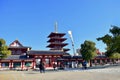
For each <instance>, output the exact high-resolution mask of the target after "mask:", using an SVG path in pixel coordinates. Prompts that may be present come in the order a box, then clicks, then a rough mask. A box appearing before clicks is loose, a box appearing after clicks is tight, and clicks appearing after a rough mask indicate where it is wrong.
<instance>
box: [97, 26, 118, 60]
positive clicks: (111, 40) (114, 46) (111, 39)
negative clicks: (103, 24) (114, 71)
mask: <svg viewBox="0 0 120 80" xmlns="http://www.w3.org/2000/svg"><path fill="white" fill-rule="evenodd" d="M111 27H112V28H111V29H110V30H109V32H110V33H111V34H106V35H104V36H103V37H99V38H97V40H98V41H100V40H101V41H103V43H105V44H106V46H107V47H106V50H107V51H106V55H107V56H108V57H113V56H115V55H114V54H116V53H117V55H118V53H119V54H120V27H118V26H111ZM119 58H120V57H119Z"/></svg>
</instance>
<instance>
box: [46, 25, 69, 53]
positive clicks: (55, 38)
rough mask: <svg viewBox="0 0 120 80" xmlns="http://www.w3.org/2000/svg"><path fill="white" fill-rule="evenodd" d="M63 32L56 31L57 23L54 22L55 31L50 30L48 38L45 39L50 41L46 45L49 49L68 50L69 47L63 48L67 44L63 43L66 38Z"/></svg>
mask: <svg viewBox="0 0 120 80" xmlns="http://www.w3.org/2000/svg"><path fill="white" fill-rule="evenodd" d="M64 36H65V33H58V32H57V23H56V24H55V32H51V33H50V35H49V36H48V38H49V40H48V41H47V42H48V43H50V44H49V45H48V46H47V47H49V48H50V50H60V51H63V52H67V51H69V49H67V48H64V47H65V46H67V45H68V43H64V41H65V40H66V39H67V38H64Z"/></svg>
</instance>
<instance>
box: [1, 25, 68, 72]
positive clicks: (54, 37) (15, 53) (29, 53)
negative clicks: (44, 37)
mask: <svg viewBox="0 0 120 80" xmlns="http://www.w3.org/2000/svg"><path fill="white" fill-rule="evenodd" d="M64 36H65V33H58V32H57V25H55V32H51V33H50V34H49V36H48V38H50V39H49V40H48V41H47V42H48V43H50V44H49V45H48V46H47V47H48V48H50V50H32V48H31V47H28V46H23V45H22V44H21V43H20V42H19V41H18V40H15V41H13V42H12V43H11V44H10V45H9V48H8V49H9V50H11V52H12V53H11V55H10V56H8V57H7V58H5V59H2V60H0V68H8V69H14V68H20V69H22V70H24V69H26V68H27V67H28V66H29V67H31V68H32V69H35V68H38V65H39V64H40V61H41V60H42V61H43V62H44V63H45V66H46V68H52V67H53V64H54V63H56V65H57V66H59V64H60V62H59V61H58V59H61V58H62V57H63V56H64V55H69V53H67V51H69V49H67V48H64V47H65V46H67V45H68V43H64V41H65V40H66V39H67V38H64Z"/></svg>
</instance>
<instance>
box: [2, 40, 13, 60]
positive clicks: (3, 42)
mask: <svg viewBox="0 0 120 80" xmlns="http://www.w3.org/2000/svg"><path fill="white" fill-rule="evenodd" d="M10 54H11V51H10V50H8V47H7V46H6V42H5V40H4V39H0V59H3V58H6V57H7V56H8V55H10Z"/></svg>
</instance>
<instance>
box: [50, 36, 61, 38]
mask: <svg viewBox="0 0 120 80" xmlns="http://www.w3.org/2000/svg"><path fill="white" fill-rule="evenodd" d="M50 38H63V37H60V36H54V37H50Z"/></svg>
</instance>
